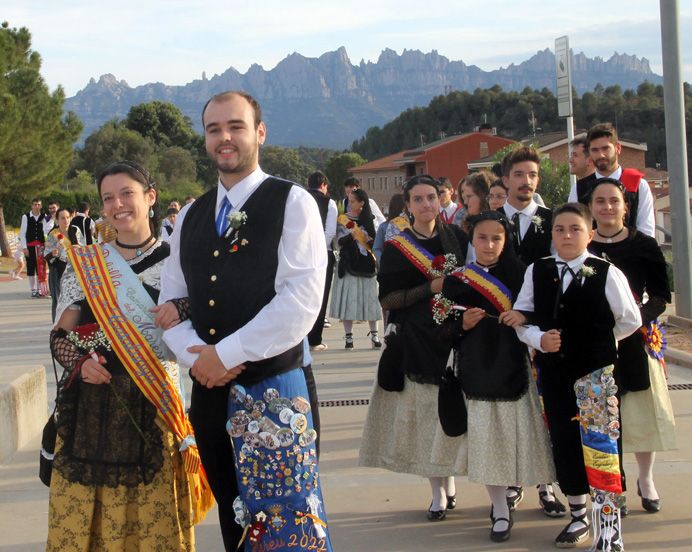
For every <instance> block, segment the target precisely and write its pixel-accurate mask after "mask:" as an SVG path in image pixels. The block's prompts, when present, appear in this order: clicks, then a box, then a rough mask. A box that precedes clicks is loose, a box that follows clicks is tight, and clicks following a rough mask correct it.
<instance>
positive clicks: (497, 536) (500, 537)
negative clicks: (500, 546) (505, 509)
mask: <svg viewBox="0 0 692 552" xmlns="http://www.w3.org/2000/svg"><path fill="white" fill-rule="evenodd" d="M493 510H494V509H493V507H492V506H491V507H490V521H491V522H492V524H493V525H492V527H491V528H490V540H491V541H493V542H505V541H507V540H509V536H510V534H511V532H512V526H513V525H514V516H513V515H512V511H511V510H510V511H509V519H507V518H506V517H498V518H496V517H495V516H494V512H493ZM498 521H506V522H507V529H505V530H504V531H495V524H496V523H497V522H498Z"/></svg>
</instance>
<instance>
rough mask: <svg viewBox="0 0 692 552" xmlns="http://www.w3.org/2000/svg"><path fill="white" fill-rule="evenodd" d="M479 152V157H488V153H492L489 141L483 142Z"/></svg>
mask: <svg viewBox="0 0 692 552" xmlns="http://www.w3.org/2000/svg"><path fill="white" fill-rule="evenodd" d="M479 154H480V155H479V157H488V155H490V152H489V150H488V142H481V148H480V152H479Z"/></svg>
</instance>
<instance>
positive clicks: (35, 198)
mask: <svg viewBox="0 0 692 552" xmlns="http://www.w3.org/2000/svg"><path fill="white" fill-rule="evenodd" d="M36 202H39V203H43V202H42V201H41V198H40V197H32V198H31V203H36Z"/></svg>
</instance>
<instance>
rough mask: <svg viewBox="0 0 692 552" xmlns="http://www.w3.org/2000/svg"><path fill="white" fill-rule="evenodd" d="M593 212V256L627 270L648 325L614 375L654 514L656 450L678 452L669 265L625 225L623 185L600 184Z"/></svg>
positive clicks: (628, 442)
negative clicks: (670, 376) (668, 331)
mask: <svg viewBox="0 0 692 552" xmlns="http://www.w3.org/2000/svg"><path fill="white" fill-rule="evenodd" d="M589 209H590V210H591V213H592V215H593V218H594V221H595V222H596V233H595V235H594V237H593V240H592V241H591V243H590V244H589V246H588V248H589V251H590V252H591V253H592V254H594V255H596V256H598V257H602V258H604V259H606V260H607V261H610V262H611V263H613V264H614V265H615V266H616V267H618V268H619V269H620V270H622V272H623V273H624V274H625V276H626V277H627V282H628V283H629V286H630V289H631V290H632V295H634V298H635V299H636V300H637V302H638V303H639V304H640V307H639V312H640V313H641V317H642V322H643V323H644V325H643V326H642V328H641V330H640V331H638V332H635V333H633V334H632V335H631V336H629V337H627V338H625V339H623V340H621V341H619V342H618V360H617V363H616V364H615V372H614V374H615V382H616V383H617V385H618V389H619V392H620V395H621V399H620V400H621V406H620V417H621V422H622V431H621V436H622V450H623V451H624V452H633V453H634V456H635V458H636V459H637V466H638V468H639V473H638V478H637V494H638V495H639V496H640V497H641V502H642V507H643V508H644V510H646V511H647V512H651V513H655V512H658V511H659V510H660V508H661V503H660V499H659V496H658V492H657V491H656V486H655V485H654V479H653V467H654V461H655V458H656V452H655V451H661V450H673V449H675V448H676V438H675V419H674V416H673V407H672V404H671V402H670V396H669V394H668V385H667V383H666V374H665V361H664V359H663V351H662V349H663V345H664V343H663V335H662V334H661V329H660V327H659V325H658V321H657V317H658V316H659V315H661V314H662V313H663V311H664V310H665V308H666V303H670V299H671V297H670V287H669V284H668V275H667V272H666V261H665V259H664V257H663V253H662V252H661V248H660V247H659V246H658V243H656V240H655V239H654V238H652V237H650V236H646V235H644V234H642V233H641V232H639V231H637V230H636V229H635V228H628V227H627V226H625V224H624V220H625V218H626V215H627V204H626V201H625V192H624V188H623V187H622V184H621V183H620V182H619V181H617V180H612V179H609V178H604V179H601V180H599V181H598V182H597V183H596V184H595V186H594V188H593V190H592V192H591V198H590V200H589ZM645 297H648V299H647V300H646V302H645V301H644V298H645Z"/></svg>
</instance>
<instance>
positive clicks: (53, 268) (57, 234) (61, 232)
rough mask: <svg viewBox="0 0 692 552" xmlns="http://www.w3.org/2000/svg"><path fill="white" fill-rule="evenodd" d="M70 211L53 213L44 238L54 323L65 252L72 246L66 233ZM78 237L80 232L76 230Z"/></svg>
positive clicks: (65, 261)
mask: <svg viewBox="0 0 692 552" xmlns="http://www.w3.org/2000/svg"><path fill="white" fill-rule="evenodd" d="M70 219H71V217H70V210H69V209H67V208H65V207H62V208H61V209H58V210H57V211H56V212H55V222H56V225H55V227H54V228H53V229H52V230H51V231H50V232H49V233H48V235H47V236H46V247H45V249H44V251H43V256H44V257H45V259H46V262H47V263H48V264H49V265H50V272H49V273H48V286H49V287H50V297H51V301H52V305H51V315H52V317H53V318H52V319H51V320H53V322H55V310H56V308H57V306H58V298H59V297H60V279H61V278H62V275H63V272H65V268H66V267H67V250H68V249H69V248H70V246H71V245H72V244H71V243H70V238H69V237H68V235H67V231H68V229H69V226H70ZM77 233H78V236H79V235H81V231H80V230H79V229H77Z"/></svg>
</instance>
